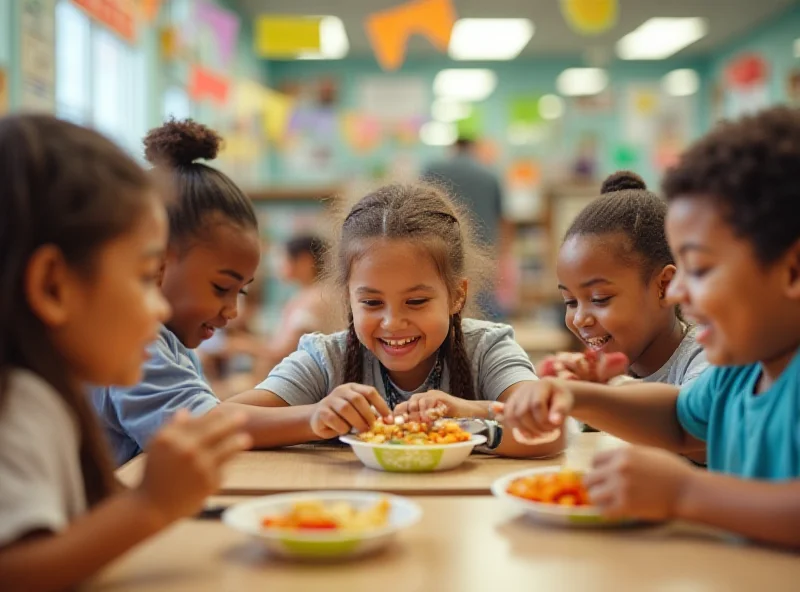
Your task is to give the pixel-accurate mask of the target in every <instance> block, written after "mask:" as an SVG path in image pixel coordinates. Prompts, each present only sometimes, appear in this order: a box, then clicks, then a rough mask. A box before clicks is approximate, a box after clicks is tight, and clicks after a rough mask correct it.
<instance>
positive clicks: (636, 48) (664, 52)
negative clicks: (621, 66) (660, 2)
mask: <svg viewBox="0 0 800 592" xmlns="http://www.w3.org/2000/svg"><path fill="white" fill-rule="evenodd" d="M707 32H708V23H707V21H706V19H704V18H700V17H687V18H664V17H656V18H651V19H650V20H647V21H645V22H644V23H642V25H640V26H639V28H637V29H635V30H634V31H632V32H630V33H628V34H627V35H625V37H623V38H622V39H620V40H619V41H617V55H618V56H619V57H620V58H621V59H623V60H663V59H665V58H668V57H670V56H671V55H673V54H675V53H677V52H679V51H680V50H682V49H683V48H684V47H687V46H689V45H691V44H692V43H694V42H695V41H697V40H698V39H701V38H702V37H705V35H706V33H707Z"/></svg>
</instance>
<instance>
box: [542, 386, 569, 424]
mask: <svg viewBox="0 0 800 592" xmlns="http://www.w3.org/2000/svg"><path fill="white" fill-rule="evenodd" d="M552 388H553V392H552V394H551V398H550V405H549V408H550V409H549V412H548V414H547V423H549V424H550V425H552V426H554V427H560V426H562V425H563V424H564V420H565V419H566V418H567V415H569V412H570V411H572V393H570V392H569V391H568V390H567V389H566V388H564V387H561V386H558V385H555V386H553V387H552Z"/></svg>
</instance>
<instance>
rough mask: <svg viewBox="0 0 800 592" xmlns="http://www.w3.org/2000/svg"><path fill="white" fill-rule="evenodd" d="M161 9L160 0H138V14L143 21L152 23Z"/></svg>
mask: <svg viewBox="0 0 800 592" xmlns="http://www.w3.org/2000/svg"><path fill="white" fill-rule="evenodd" d="M160 9H161V0H139V16H141V18H142V21H144V22H145V23H152V22H153V21H155V20H156V17H157V16H158V11H159V10H160Z"/></svg>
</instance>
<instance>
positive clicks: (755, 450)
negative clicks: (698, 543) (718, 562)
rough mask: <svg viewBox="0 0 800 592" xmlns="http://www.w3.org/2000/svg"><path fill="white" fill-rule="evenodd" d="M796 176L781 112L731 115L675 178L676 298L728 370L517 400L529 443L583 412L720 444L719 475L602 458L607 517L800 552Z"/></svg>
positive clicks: (672, 460)
mask: <svg viewBox="0 0 800 592" xmlns="http://www.w3.org/2000/svg"><path fill="white" fill-rule="evenodd" d="M798 170H800V111H798V110H796V109H795V110H792V109H788V108H775V109H771V110H769V111H765V112H762V113H761V114H759V115H756V116H753V117H748V118H744V119H742V120H740V121H738V122H735V123H725V124H722V125H720V126H719V127H717V128H716V129H715V130H714V131H712V132H711V133H710V134H709V135H707V136H706V137H705V138H703V139H701V140H700V141H698V142H697V143H696V144H695V145H694V146H692V147H691V148H690V149H689V150H688V151H687V152H686V154H684V156H683V157H682V159H681V161H680V162H679V164H678V165H677V166H676V167H675V168H673V169H672V170H670V171H669V172H668V174H667V176H666V178H665V181H664V192H665V194H666V196H667V199H668V200H669V202H670V206H669V214H668V217H667V226H666V230H667V237H668V239H669V243H670V247H671V249H672V251H673V253H674V255H675V257H676V261H677V263H678V272H677V274H676V276H675V278H674V279H673V281H672V283H671V284H670V287H669V290H668V296H669V298H670V299H671V300H672V301H673V302H675V303H676V304H679V305H680V306H681V309H682V312H683V314H684V316H685V317H686V318H687V320H689V321H690V322H692V323H694V324H696V325H697V327H698V332H697V337H696V339H697V342H698V343H700V344H701V345H702V346H703V347H704V349H705V353H706V356H707V358H708V361H709V362H710V363H711V364H712V365H714V366H715V367H713V368H710V369H709V370H707V371H706V372H705V373H704V374H703V375H701V376H700V377H699V378H698V379H697V380H695V381H694V382H693V383H691V384H689V385H687V386H686V387H684V388H683V389H682V390H681V391H679V390H678V389H677V388H676V387H673V386H670V385H665V384H629V385H626V386H618V387H610V386H605V385H599V384H592V383H588V382H569V383H566V382H559V381H555V380H550V379H547V380H542V381H539V382H535V383H534V382H532V383H530V384H529V385H527V387H526V390H525V391H524V392H519V393H517V394H515V396H514V397H512V398H511V399H510V400H509V401H508V402H507V403H506V407H505V410H504V417H505V421H506V426H505V427H506V429H509V428H517V429H518V430H519V431H520V432H521V435H522V436H526V437H528V438H531V437H536V436H537V435H541V434H542V433H546V432H550V431H552V430H553V429H555V428H557V427H558V426H560V425H561V424H562V422H563V421H564V418H565V417H566V415H567V414H571V415H574V416H575V417H577V418H578V419H580V420H582V421H585V422H586V423H589V424H591V425H592V426H595V427H597V428H600V429H603V430H605V431H608V432H610V433H612V434H614V435H616V436H619V437H621V438H623V439H626V440H629V441H631V442H634V443H636V444H643V445H648V446H653V447H658V448H665V449H667V450H671V451H673V452H680V453H684V454H685V453H688V452H692V451H697V450H702V449H703V448H704V447H706V444H707V451H708V463H709V469H710V470H709V471H703V470H701V469H698V468H696V467H692V466H690V465H689V464H688V463H686V462H685V461H684V460H682V459H681V458H680V457H678V456H676V455H673V454H669V453H668V452H665V451H663V450H657V449H655V448H644V447H638V446H632V447H625V448H623V449H619V450H613V451H609V452H605V453H602V454H599V455H598V456H597V457H596V458H595V459H594V466H593V469H592V471H591V472H590V473H589V474H588V475H587V476H586V478H585V483H586V485H587V487H588V488H589V492H590V496H591V499H592V502H593V503H594V504H596V505H597V506H599V507H600V508H601V509H602V510H603V512H604V513H605V514H606V515H608V516H611V517H613V516H629V517H633V518H642V519H650V520H667V519H673V518H677V519H685V520H693V521H696V522H703V523H706V524H709V525H712V526H717V527H720V528H723V529H727V530H730V531H733V532H737V533H739V534H742V535H744V536H746V537H749V538H751V539H757V540H761V541H765V542H769V543H775V544H779V545H785V546H790V547H800V207H799V206H800V180H798V176H797V172H798ZM604 378H610V377H604Z"/></svg>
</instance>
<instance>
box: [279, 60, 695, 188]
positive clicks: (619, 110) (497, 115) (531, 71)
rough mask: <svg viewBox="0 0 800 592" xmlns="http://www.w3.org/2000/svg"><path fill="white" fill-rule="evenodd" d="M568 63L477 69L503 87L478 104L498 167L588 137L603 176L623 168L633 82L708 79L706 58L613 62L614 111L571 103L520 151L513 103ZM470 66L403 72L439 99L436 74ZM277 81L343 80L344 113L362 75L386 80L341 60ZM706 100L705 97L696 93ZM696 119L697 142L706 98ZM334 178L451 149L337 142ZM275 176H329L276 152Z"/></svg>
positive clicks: (430, 65)
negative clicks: (673, 76)
mask: <svg viewBox="0 0 800 592" xmlns="http://www.w3.org/2000/svg"><path fill="white" fill-rule="evenodd" d="M581 65H582V64H580V63H577V62H575V61H570V60H536V61H515V62H511V63H497V62H494V63H492V64H477V65H474V67H489V68H492V69H494V70H495V71H496V72H497V75H498V86H497V89H496V90H495V91H494V93H493V94H492V95H491V96H490V97H489V98H488V99H486V100H485V101H483V102H482V103H480V104H479V109H480V111H481V112H482V115H483V119H484V126H483V134H482V136H483V137H484V138H490V139H494V140H497V141H498V143H501V144H503V146H504V147H503V150H502V156H501V159H500V164H501V165H502V164H504V163H506V162H508V161H511V160H514V159H515V158H517V157H528V156H530V157H533V158H537V159H547V158H549V157H552V156H553V155H554V154H565V155H566V154H572V153H574V152H575V151H576V148H577V145H578V143H579V142H580V141H581V138H582V137H584V135H585V134H587V133H590V134H594V135H596V138H597V139H598V141H599V144H600V146H599V147H600V150H599V155H600V158H599V170H598V173H599V174H600V175H604V174H607V173H609V172H611V171H613V170H615V169H616V168H617V164H616V162H615V157H614V153H615V148H616V147H617V146H618V145H620V144H622V143H624V137H623V134H622V133H621V131H620V130H622V129H623V118H624V112H623V109H624V105H625V101H624V97H625V94H626V91H627V88H628V86H629V85H631V84H636V85H639V84H653V85H658V84H659V81H660V79H661V77H662V76H663V75H664V74H666V73H667V72H669V71H671V70H673V69H675V68H694V69H696V70H698V72H699V73H700V74H701V76H703V75H704V74H705V73H706V70H707V62H706V61H705V60H669V61H664V62H647V63H645V62H627V63H623V62H615V63H614V64H612V65H611V66H610V67H609V69H608V70H609V75H610V79H611V82H610V90H611V96H612V106H611V108H610V109H608V110H606V111H601V112H592V113H588V112H584V111H581V110H579V109H576V108H573V107H571V102H570V101H569V100H567V110H566V112H565V115H564V117H563V118H562V119H561V120H559V121H557V122H556V123H553V124H551V125H552V128H553V130H552V131H553V133H552V136H551V139H550V140H546V141H543V142H541V143H539V144H538V145H535V146H524V147H514V146H511V145H509V144H508V142H507V141H506V129H507V125H508V105H509V101H510V100H511V99H512V98H514V97H516V96H520V95H542V94H547V93H555V81H556V77H557V76H558V74H559V73H561V72H562V71H563V70H564V69H565V68H568V67H575V66H581ZM472 66H473V65H472V64H467V63H463V62H462V63H454V62H452V61H450V60H447V59H440V60H436V61H433V60H432V61H426V62H420V61H416V62H413V61H412V62H408V63H406V64H405V65H404V66H403V68H402V70H401V71H400V72H399V73H398V75H400V76H415V77H420V78H422V79H423V80H424V81H425V84H426V87H427V88H428V89H429V90H430V96H429V99H430V100H432V99H433V96H432V95H433V93H432V83H433V78H434V76H435V75H436V73H437V72H438V71H439V70H441V69H443V68H448V67H472ZM270 68H271V80H272V82H273V83H274V84H276V85H278V87H280V85H281V84H282V83H285V82H289V81H295V80H301V81H302V80H312V79H314V78H315V77H319V76H323V75H324V76H333V77H334V78H335V79H336V80H337V81H338V83H339V89H340V97H339V101H340V108H341V109H342V110H347V109H353V108H355V107H356V106H357V101H358V99H357V92H358V91H357V85H358V81H359V79H360V78H361V77H364V76H374V75H380V74H381V72H380V70H379V68H378V66H377V64H375V62H374V61H373V60H366V59H365V60H342V61H337V62H318V61H309V62H274V63H271V64H270ZM697 96H698V97H699V96H702V95H701V94H699V95H697ZM687 101H688V102H689V103H690V110H691V112H692V114H693V120H694V123H693V125H692V136H694V137H696V136H697V135H699V134H700V133H701V132H702V131H703V130H704V125H703V123H702V118H703V116H704V114H703V112H702V108H701V106H700V105H699V103H700V101H699V100H698V99H697V98H696V97H692V98H689V99H687ZM333 148H334V160H335V166H334V167H333V168H334V169H335V171H336V172H335V175H334V179H332V180H337V178H338V179H347V178H350V177H352V176H354V175H364V174H368V173H369V171H371V170H373V169H375V168H378V167H380V166H381V165H382V163H385V162H386V161H387V160H390V159H392V158H394V157H395V156H396V155H397V154H398V152H399V153H405V154H410V155H413V157H414V158H415V159H416V160H418V161H419V163H420V164H424V163H426V162H428V161H430V160H432V159H436V158H439V157H442V156H443V155H444V154H445V153H446V149H444V148H439V147H430V146H425V145H423V144H421V143H420V144H418V145H417V146H414V147H412V148H409V149H400V148H398V147H397V146H396V145H392V144H391V143H386V144H384V145H383V146H382V148H381V149H379V150H376V151H375V152H374V153H370V154H368V155H366V156H364V155H358V154H354V153H353V152H352V151H351V150H350V149H349V148H348V147H347V146H346V145H344V144H343V142H342V141H341V139H337V140H334V141H333ZM272 167H273V170H272V173H273V175H274V178H275V179H276V181H278V182H284V183H288V184H306V183H316V182H320V181H324V180H330V179H325V178H322V179H320V178H318V175H315V174H314V171H306V172H302V173H298V172H293V171H291V170H290V169H289V167H287V166H286V163H285V160H284V159H283V158H282V156H281V155H280V154H279V153H278V154H276V155H275V156H274V158H273V159H272ZM636 167H637V169H638V170H639V171H640V172H641V174H642V175H643V176H644V177H645V178H646V179H648V180H649V181H650V182H655V181H656V180H657V176H658V175H657V172H656V169H655V167H654V166H653V165H652V163H651V162H649V160H648V159H647V158H646V157H644V156H643V158H642V160H641V161H640V162H639V163H638V164H637V165H636Z"/></svg>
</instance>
